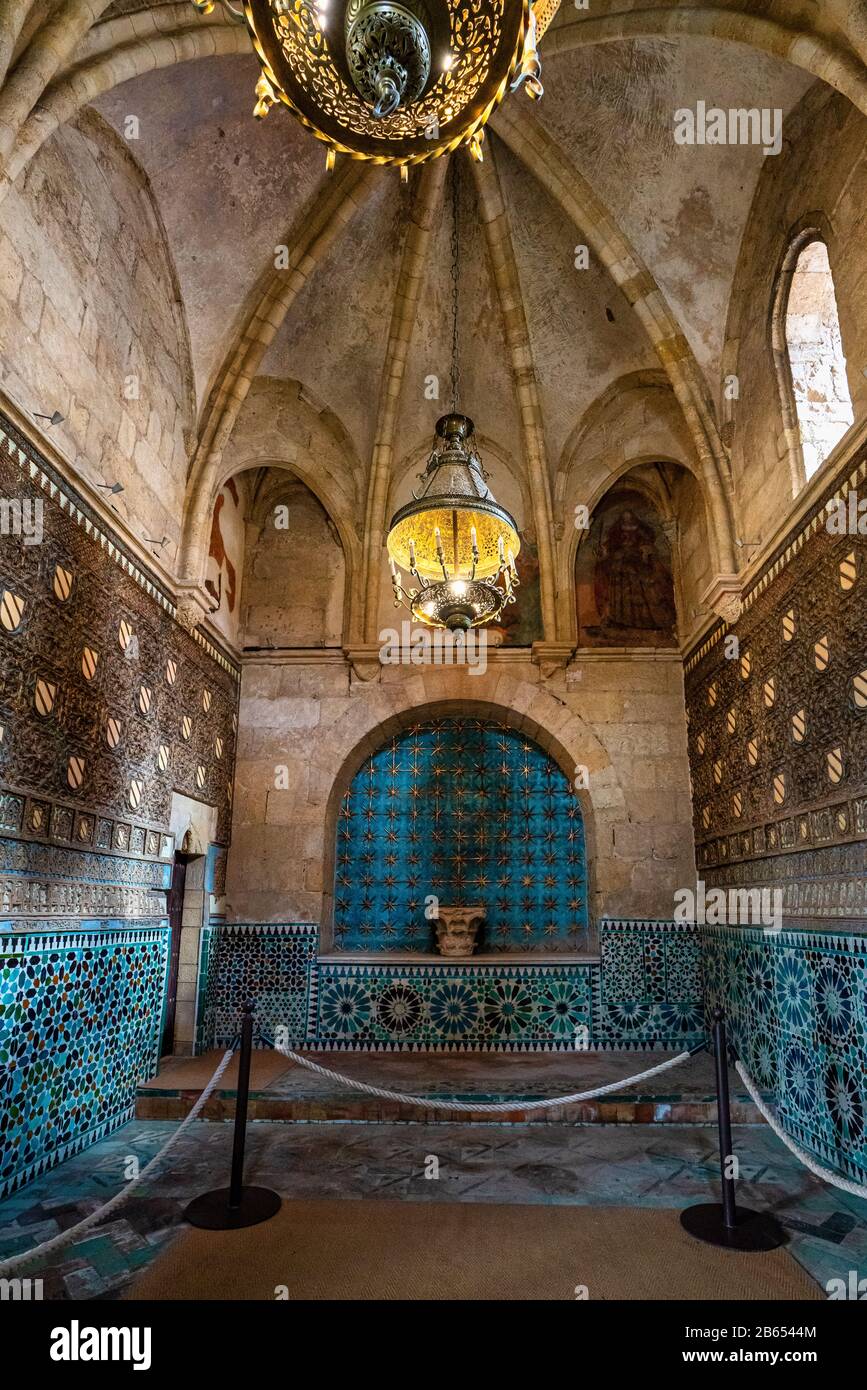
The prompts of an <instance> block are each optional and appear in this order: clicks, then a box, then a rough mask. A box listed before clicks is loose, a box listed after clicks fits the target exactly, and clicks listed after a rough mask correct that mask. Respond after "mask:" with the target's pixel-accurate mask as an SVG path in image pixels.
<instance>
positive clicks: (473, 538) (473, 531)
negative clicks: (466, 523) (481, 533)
mask: <svg viewBox="0 0 867 1390" xmlns="http://www.w3.org/2000/svg"><path fill="white" fill-rule="evenodd" d="M470 540H471V541H472V543H473V550H478V548H479V543H478V541H477V540H476V528H475V526H471V527H470Z"/></svg>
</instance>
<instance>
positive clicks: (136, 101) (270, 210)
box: [0, 0, 867, 634]
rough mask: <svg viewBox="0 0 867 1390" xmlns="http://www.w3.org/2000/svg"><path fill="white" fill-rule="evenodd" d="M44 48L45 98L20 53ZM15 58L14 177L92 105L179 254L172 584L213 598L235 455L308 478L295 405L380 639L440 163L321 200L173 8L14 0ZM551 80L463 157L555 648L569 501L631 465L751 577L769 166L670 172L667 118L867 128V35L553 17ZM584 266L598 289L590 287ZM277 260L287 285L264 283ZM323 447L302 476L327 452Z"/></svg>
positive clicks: (692, 13) (227, 43) (1, 128)
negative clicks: (682, 473)
mask: <svg viewBox="0 0 867 1390" xmlns="http://www.w3.org/2000/svg"><path fill="white" fill-rule="evenodd" d="M46 22H48V31H46V32H48V33H49V37H48V39H46V40H45V43H44V44H43V48H42V51H41V53H40V54H39V55H37V57H38V61H37V62H34V64H33V65H32V71H28V68H27V59H28V53H27V50H26V45H27V43H28V41H29V40H30V38H31V37H33V36H35V38H34V43H35V44H37V45H38V44H39V42H40V36H41V34H42V30H40V28H39V26H40V25H45V24H46ZM52 23H53V24H54V26H55V27H54V29H53V30H52V29H51V25H52ZM22 24H23V27H22ZM16 38H17V44H15V42H14V41H15V39H16ZM13 47H14V51H15V52H17V53H21V52H24V55H25V57H24V61H23V62H22V64H20V65H19V69H18V70H17V71H16V70H15V69H14V65H13V69H12V79H11V81H10V82H9V83H7V85H6V88H5V89H4V91H3V92H2V94H0V156H2V158H3V161H4V164H3V178H4V179H5V180H6V181H8V180H10V179H13V180H14V179H16V178H18V179H20V178H21V177H22V173H23V171H24V170H25V169H26V168H27V167H28V164H29V161H30V160H31V159H32V158H33V156H34V155H35V154H36V151H37V150H38V149H39V148H40V146H41V145H42V143H43V142H44V141H46V140H47V139H49V138H50V137H51V134H52V131H53V130H55V129H56V128H57V126H58V125H59V124H60V123H62V122H64V121H67V120H75V119H76V118H77V116H78V115H79V114H80V112H81V110H82V107H83V106H86V105H88V104H90V105H91V106H92V107H93V108H94V109H95V111H96V112H97V113H98V114H99V116H100V117H101V118H103V119H104V120H105V121H107V122H108V123H109V124H110V126H111V127H113V128H114V130H115V131H116V132H117V134H118V136H119V137H120V139H121V140H123V141H125V143H126V147H127V148H128V150H129V151H130V153H131V154H132V156H133V157H134V159H135V160H136V161H137V162H138V163H139V165H140V166H141V168H142V170H143V171H144V173H145V174H146V176H147V179H148V180H149V183H150V189H151V192H152V194H153V198H154V200H155V204H156V208H157V210H158V213H159V216H160V218H161V220H162V223H163V225H164V227H165V231H166V237H167V244H168V249H169V252H170V255H171V258H172V260H173V262H174V267H175V270H176V273H177V280H178V286H179V293H180V300H181V309H182V313H183V316H184V319H185V323H186V329H187V331H188V334H189V345H190V354H191V379H192V387H193V392H194V397H195V415H196V418H195V420H191V421H190V422H189V428H188V430H187V446H188V460H187V462H188V470H189V471H188V479H187V502H186V507H185V513H186V517H187V520H186V522H185V526H184V530H185V538H184V539H183V540H179V541H178V542H177V544H176V543H175V541H174V540H173V541H172V545H171V550H170V553H171V556H172V559H171V561H170V562H169V564H170V569H171V571H172V572H173V573H174V575H175V576H177V577H179V578H181V579H184V580H186V581H187V582H189V583H191V584H193V583H195V582H196V581H197V580H198V579H199V578H200V576H201V570H202V560H203V544H204V539H205V537H206V535H207V529H208V524H209V516H210V510H211V507H212V504H213V498H214V495H215V488H217V487H219V485H220V482H221V481H222V480H223V479H224V478H225V477H226V476H228V473H229V471H231V464H232V458H233V457H235V456H237V457H238V459H239V462H240V464H241V465H242V466H244V467H250V466H253V465H254V464H255V463H256V462H259V461H261V462H263V463H273V462H275V461H277V462H282V463H283V464H286V465H288V466H290V467H291V466H294V463H293V459H294V455H293V456H292V457H290V456H289V455H290V453H291V452H292V450H291V448H289V445H288V444H287V440H289V436H292V435H293V431H294V432H295V435H294V438H295V445H297V439H298V427H297V422H296V423H295V424H293V423H291V422H290V417H291V420H295V415H294V414H293V412H294V411H295V405H294V404H291V402H294V403H296V404H297V403H299V402H300V403H301V405H304V403H305V402H306V405H305V408H306V409H307V410H308V413H309V412H312V414H313V415H315V416H316V417H317V419H319V420H320V421H325V422H326V425H327V432H328V438H329V439H331V440H336V441H339V442H340V443H339V449H338V450H336V452H335V459H334V462H333V466H332V464H330V463H328V462H327V460H326V462H325V463H324V464H323V467H322V486H321V488H319V489H318V493H317V495H318V496H319V497H320V500H322V501H323V502H324V504H325V505H326V506H327V507H328V510H329V512H330V513H331V514H332V518H333V520H334V522H335V525H337V527H338V529H339V530H340V534H341V536H342V538H343V544H344V548H347V547H349V548H350V549H352V548H354V547H356V548H357V552H358V553H357V555H355V557H354V559H353V557H351V556H350V559H353V563H354V564H356V565H357V566H358V571H359V572H358V573H357V574H356V577H355V579H354V581H353V583H354V587H355V590H356V592H357V593H358V594H360V595H361V596H362V597H361V598H360V599H359V608H358V610H357V611H356V612H355V613H354V618H353V623H354V628H355V631H356V633H361V632H362V631H369V630H370V629H371V626H372V625H375V615H376V610H377V605H378V593H379V582H380V578H381V575H380V570H381V560H382V551H381V540H382V533H383V528H384V525H385V522H386V520H387V510H388V505H389V502H393V501H394V499H395V498H397V497H400V496H401V495H405V494H406V489H407V487H408V485H409V479H410V478H411V475H412V473H413V472H414V471H416V468H417V465H418V463H419V461H420V456H421V454H422V452H423V450H424V448H425V445H426V443H427V441H428V440H429V438H430V434H431V428H432V425H433V422H434V419H435V417H436V414H437V413H438V405H437V403H436V402H432V401H431V400H430V399H428V397H427V395H426V392H425V384H426V381H427V379H429V378H430V377H431V376H432V375H435V376H437V377H438V378H439V381H440V386H441V397H440V403H442V402H443V401H445V400H446V398H447V394H448V384H447V383H448V377H449V370H450V364H449V355H450V337H451V333H450V284H449V238H450V231H451V209H450V203H449V192H448V179H449V170H448V169H447V168H446V162H445V161H437V162H436V163H435V164H433V165H429V166H425V167H424V168H423V169H421V170H416V171H414V172H413V174H412V176H411V179H410V182H409V184H408V185H407V186H402V185H401V184H400V181H399V179H398V176H397V174H396V172H395V171H393V170H387V169H378V168H371V167H367V166H365V167H360V166H357V165H352V164H351V163H349V162H343V163H340V162H338V169H337V171H336V173H334V174H332V175H326V174H325V172H324V168H323V162H324V161H323V150H322V147H321V145H320V144H319V143H318V142H317V141H316V140H314V139H313V138H312V137H311V136H309V135H308V134H307V133H306V132H305V131H304V130H303V129H302V128H301V127H300V126H299V125H298V124H297V123H295V122H294V121H293V120H292V119H291V117H289V116H288V114H286V113H284V112H282V111H280V110H279V109H275V110H274V111H272V113H271V115H270V116H269V117H268V119H267V120H265V121H262V122H257V121H254V120H253V119H252V115H251V106H252V89H253V85H254V83H255V80H256V76H257V72H258V67H257V63H256V61H255V59H254V57H253V56H252V54H251V53H250V48H249V40H248V38H247V36H246V34H245V32H244V30H243V29H242V28H239V27H238V26H236V25H234V24H231V23H230V22H228V21H227V19H226V17H225V16H224V15H223V13H222V11H221V10H220V9H219V8H218V9H217V10H216V11H215V12H214V13H213V14H212V15H211V16H209V17H207V18H203V17H201V16H199V15H197V14H196V13H195V11H194V10H193V8H192V6H191V5H190V4H189V3H186V0H161V2H160V3H150V4H148V3H143V2H142V0H116V3H114V4H111V5H109V6H107V7H105V6H103V5H102V4H100V3H99V2H98V0H56V3H52V0H44V3H39V2H37V3H36V4H35V5H31V4H29V3H25V0H12V3H10V5H9V6H8V8H7V12H6V16H5V18H3V17H0V74H2V72H3V68H4V67H5V64H6V63H7V62H8V61H9V58H10V54H11V52H12V51H13ZM541 56H542V59H543V79H544V83H545V96H544V99H543V100H542V102H541V103H539V104H538V105H536V104H531V103H530V102H528V101H527V99H526V97H525V96H524V95H523V94H522V93H517V94H515V95H514V96H511V97H510V98H509V99H508V100H507V101H506V103H505V104H504V105H503V107H502V108H501V109H500V110H499V111H498V112H497V113H496V115H495V116H494V118H493V121H492V123H491V128H490V134H489V140H488V143H487V146H486V149H487V155H486V159H485V162H484V164H483V165H481V166H477V165H473V164H472V163H471V162H470V161H469V159H468V158H467V157H466V156H465V155H464V154H461V155H459V156H457V157H456V160H457V178H458V193H459V198H458V200H459V227H460V236H459V244H460V250H461V266H460V296H461V314H460V341H461V361H460V370H461V380H462V405H463V406H464V408H465V409H467V410H468V411H469V412H470V413H471V414H472V415H473V416H474V418H475V420H476V424H477V427H478V430H479V433H480V435H481V437H482V440H483V443H484V445H485V448H486V449H487V450H488V451H489V454H490V457H491V459H492V461H493V463H494V466H495V470H496V469H500V470H502V479H501V478H500V477H499V476H495V483H496V486H497V490H498V492H500V493H501V494H503V495H504V497H505V496H506V495H508V497H509V499H510V501H512V503H513V505H515V507H516V510H517V511H518V514H519V520H520V521H521V523H522V524H523V525H526V526H528V527H530V528H531V529H532V530H533V532H534V533H535V535H536V537H537V539H538V541H539V545H540V551H541V552H542V554H541V558H542V568H543V611H544V614H545V626H546V632H548V633H549V634H552V633H553V632H555V631H560V632H564V631H565V630H566V629H567V628H568V622H567V619H566V609H567V608H568V602H569V600H568V597H567V596H566V595H565V589H566V588H567V583H568V581H567V574H568V562H569V557H570V555H571V551H570V549H569V547H568V546H566V545H565V544H564V545H560V550H559V551H558V554H557V555H556V556H555V555H554V550H555V549H556V548H557V546H558V545H559V544H560V542H561V541H562V539H563V532H564V529H565V530H567V531H568V527H569V519H570V515H571V510H572V509H573V507H574V504H575V502H576V501H587V502H590V503H592V502H593V501H594V500H596V498H597V497H598V495H599V493H600V489H604V486H605V480H606V478H607V477H609V476H613V474H614V472H616V467H617V466H619V465H618V464H617V460H622V459H626V460H627V461H628V460H629V458H630V457H631V456H632V455H631V453H630V449H632V453H633V454H635V458H636V465H640V464H643V463H644V462H647V461H648V458H650V457H656V458H658V459H659V460H660V461H664V460H672V461H674V462H677V463H680V464H681V465H682V466H683V467H685V468H688V469H690V470H692V471H693V472H694V473H695V475H696V477H698V478H699V479H700V482H701V487H702V490H703V496H704V505H705V507H706V509H707V517H706V518H704V517H702V518H701V522H702V525H703V526H705V525H706V538H705V540H703V542H702V547H700V548H703V549H704V550H706V551H707V552H708V566H709V571H714V570H715V571H717V572H725V571H730V570H735V569H737V567H738V564H739V559H740V557H739V556H738V555H737V554H736V551H735V537H736V533H737V531H738V499H737V497H736V495H735V493H734V490H733V488H732V485H731V459H730V453H729V441H728V440H727V439H726V438H725V431H724V414H725V412H724V407H723V402H722V381H723V374H724V371H725V352H726V345H727V322H728V320H729V315H730V309H731V303H732V295H733V285H734V284H735V278H736V272H737V268H738V261H739V256H740V255H741V252H742V246H743V239H744V232H745V228H747V226H748V222H749V217H750V211H751V208H752V207H753V206H754V203H755V199H756V196H757V190H758V189H759V188H760V186H761V182H762V179H765V180H766V179H767V177H768V174H767V162H766V161H765V160H764V157H763V154H762V151H761V149H760V148H759V147H757V146H753V145H737V146H731V147H729V148H727V149H726V150H724V151H720V150H719V149H715V148H710V147H706V148H704V149H700V148H696V147H694V146H692V147H680V146H678V145H677V144H676V143H675V141H674V139H673V137H672V121H673V113H674V111H675V110H676V109H677V108H678V107H680V106H693V105H694V104H695V102H696V100H697V99H702V100H705V101H707V103H708V104H709V105H719V106H723V107H732V106H734V107H753V106H756V105H761V106H762V107H766V108H779V109H780V110H782V112H783V113H784V115H789V114H790V113H792V112H794V111H795V110H796V109H798V108H799V107H800V106H801V105H802V103H803V101H804V99H805V94H807V93H808V91H809V90H810V89H811V88H813V89H815V88H816V87H817V86H818V87H821V88H822V90H823V91H825V92H826V93H827V94H828V97H829V99H830V98H831V97H832V96H833V89H836V92H837V93H838V94H843V95H842V96H839V97H834V100H840V101H841V102H843V103H844V104H845V103H846V100H847V99H848V101H851V102H852V103H853V104H854V106H856V107H857V108H858V109H859V110H860V111H861V112H862V113H867V80H865V73H864V58H865V56H867V18H865V5H864V4H863V0H826V2H825V3H822V4H819V3H810V0H765V2H764V3H761V4H758V5H756V4H747V3H745V0H720V3H717V4H715V5H714V6H706V7H701V6H684V5H680V4H673V3H670V2H669V3H666V0H647V3H646V4H644V5H643V6H642V7H641V8H636V7H635V6H633V5H632V4H629V3H626V0H597V2H596V3H594V4H593V5H592V6H591V8H590V9H589V10H586V11H584V10H576V9H575V8H574V7H573V6H571V5H569V4H563V5H562V6H561V9H560V12H559V13H558V15H557V17H556V19H555V21H554V23H553V25H552V27H551V29H550V30H549V32H548V33H547V34H546V35H545V37H544V40H543V43H542V46H541ZM22 69H23V75H22ZM46 78H47V80H48V86H47V87H46V88H45V89H44V90H42V87H41V85H40V81H44V80H45V79H46ZM825 84H827V86H826V85H825ZM37 102H38V104H36V103H37ZM28 112H29V114H28ZM130 117H135V118H136V121H137V128H136V138H135V139H129V138H128V136H129V125H130ZM859 119H860V118H859ZM771 162H773V161H771ZM0 191H2V185H0ZM584 242H586V243H588V244H589V246H590V250H591V257H590V266H589V269H587V270H577V269H576V268H575V265H574V256H575V248H576V246H577V245H579V244H582V243H584ZM283 245H285V246H287V247H288V250H289V262H290V264H289V270H288V271H279V272H275V269H274V257H275V249H276V248H279V247H280V246H283ZM280 383H285V390H286V393H287V394H286V396H285V400H286V402H289V403H290V404H287V405H286V409H285V417H286V423H285V425H284V426H281V428H282V429H283V435H282V436H281V438H282V443H281V440H280V439H279V438H278V435H279V434H280V431H279V430H276V429H275V430H274V431H272V434H271V435H270V436H268V435H267V431H266V430H265V428H264V425H263V415H264V414H267V412H266V411H265V408H264V403H266V402H267V403H268V408H269V410H270V411H271V414H276V411H277V407H278V406H282V402H283V398H282V397H281V395H280V390H281V387H280ZM251 388H252V389H251ZM428 394H429V393H428ZM613 402H616V403H617V409H613V408H612V403H613ZM257 412H258V413H257ZM640 431H643V433H644V435H645V436H646V438H644V439H643V443H642V446H641V447H640V448H639V447H638V446H637V445H636V444H635V440H636V439H637V436H638V433H639V432H640ZM302 433H303V431H302ZM314 434H315V431H314V430H313V429H312V428H311V429H310V430H308V431H307V435H308V438H307V445H309V452H310V454H311V457H312V456H313V455H315V454H316V453H317V449H319V452H320V454H321V452H322V450H321V448H320V446H319V445H317V444H316V442H315V440H314ZM266 436H267V437H266ZM289 442H290V443H291V440H290V441H289ZM284 445H285V446H286V448H285V450H284ZM307 445H305V447H307ZM292 447H295V446H294V445H293V446H292ZM278 449H279V450H284V452H285V455H286V456H285V457H283V458H282V459H281V458H277V457H276V454H277V451H278ZM581 450H583V451H584V453H583V456H582V457H581V458H580V459H579V461H578V464H576V459H578V456H579V454H580V452H581ZM296 452H297V449H296ZM325 452H326V453H327V452H328V451H327V449H326V450H325ZM257 453H258V455H259V457H258V458H257ZM338 453H339V454H340V458H339V459H338V458H337V454H338ZM269 454H270V455H272V456H269ZM612 460H613V461H614V462H612ZM312 467H313V465H312V464H309V465H308V468H309V469H312ZM297 471H298V473H299V476H302V477H304V476H305V473H304V469H303V468H302V467H301V466H300V464H299V466H298V468H297ZM306 476H307V479H308V481H309V480H310V476H309V472H308V475H306ZM546 546H547V547H549V548H551V556H550V557H549V561H548V562H547V563H546V560H545V554H544V551H545V547H546ZM545 572H547V574H548V577H547V579H545V578H544V575H545ZM705 577H706V576H705ZM546 583H547V585H548V592H547V597H546V593H545V584H546ZM364 595H366V596H367V597H366V601H365V599H364V597H363V596H364ZM546 603H547V611H545V608H546Z"/></svg>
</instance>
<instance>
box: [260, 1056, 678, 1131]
mask: <svg viewBox="0 0 867 1390" xmlns="http://www.w3.org/2000/svg"><path fill="white" fill-rule="evenodd" d="M704 1046H705V1045H704V1043H701V1044H700V1045H699V1047H696V1048H692V1049H691V1050H690V1051H688V1052H679V1053H678V1054H677V1056H676V1057H669V1058H667V1060H666V1061H664V1062H660V1063H659V1065H658V1066H656V1067H651V1068H650V1069H649V1070H648V1071H641V1072H638V1073H637V1075H635V1076H627V1077H624V1078H623V1079H622V1080H621V1081H612V1082H609V1084H608V1085H607V1086H597V1087H595V1088H594V1089H593V1090H592V1091H577V1092H576V1093H575V1094H574V1095H571V1096H554V1097H548V1098H546V1099H544V1100H521V1099H520V1098H519V1097H516V1098H515V1099H514V1100H503V1101H490V1102H488V1101H486V1102H482V1101H470V1100H442V1099H440V1098H439V1097H438V1096H410V1095H407V1094H406V1093H405V1092H403V1091H388V1090H386V1089H385V1088H384V1087H382V1086H370V1085H368V1083H367V1082H366V1081H357V1080H356V1079H355V1077H353V1076H346V1075H344V1073H343V1072H339V1071H332V1070H331V1068H330V1067H322V1066H320V1065H319V1063H318V1062H311V1061H310V1059H309V1058H308V1057H303V1056H302V1055H301V1053H300V1052H293V1051H292V1049H291V1048H289V1047H281V1046H280V1045H279V1044H277V1043H275V1044H274V1050H275V1051H276V1052H279V1053H280V1055H281V1056H282V1057H288V1058H289V1060H290V1061H291V1062H297V1064H298V1066H299V1067H305V1068H306V1069H307V1071H313V1072H316V1073H317V1075H319V1076H325V1077H327V1078H328V1080H329V1081H339V1082H340V1083H341V1085H343V1086H349V1087H350V1088H351V1089H352V1090H353V1091H364V1092H365V1094H366V1095H369V1096H380V1097H381V1098H382V1099H383V1100H397V1101H401V1102H403V1103H404V1104H406V1105H417V1106H420V1107H421V1108H422V1109H423V1110H452V1111H454V1110H460V1111H461V1112H469V1113H471V1114H474V1115H479V1114H487V1115H489V1114H508V1113H510V1112H511V1113H514V1111H516V1110H520V1111H522V1112H523V1111H527V1110H550V1109H552V1108H553V1107H554V1106H556V1105H574V1104H576V1103H577V1102H578V1101H582V1100H594V1099H595V1098H596V1097H597V1096H605V1095H609V1094H610V1093H611V1092H612V1091H622V1090H623V1088H624V1086H631V1085H632V1084H633V1082H635V1081H645V1080H646V1079H647V1078H648V1077H651V1076H658V1075H659V1073H660V1072H663V1071H668V1068H669V1067H676V1066H677V1065H678V1064H679V1063H680V1062H685V1061H686V1059H687V1058H688V1057H692V1056H693V1053H695V1052H698V1051H704Z"/></svg>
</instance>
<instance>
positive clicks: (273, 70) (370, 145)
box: [192, 0, 560, 167]
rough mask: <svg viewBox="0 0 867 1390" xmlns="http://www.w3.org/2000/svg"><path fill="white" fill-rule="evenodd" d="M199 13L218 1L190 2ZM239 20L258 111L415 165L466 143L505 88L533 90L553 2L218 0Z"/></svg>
mask: <svg viewBox="0 0 867 1390" xmlns="http://www.w3.org/2000/svg"><path fill="white" fill-rule="evenodd" d="M192 2H193V4H194V5H195V6H196V8H197V9H198V10H200V11H201V12H202V13H205V14H209V13H210V12H211V11H212V10H213V9H214V6H215V4H216V3H217V0H192ZM219 3H221V4H222V5H223V7H224V9H225V10H226V12H227V13H228V14H230V15H231V16H232V17H233V18H235V19H237V20H238V21H239V22H241V23H246V25H247V28H248V30H249V33H250V37H251V39H252V43H253V47H254V48H255V50H256V53H257V55H258V58H259V62H260V65H261V68H262V74H261V76H260V78H259V81H258V83H257V86H256V95H257V98H258V101H257V105H256V108H255V114H256V115H257V116H265V115H267V114H268V111H269V110H270V108H271V106H273V105H274V103H275V102H277V101H280V102H283V103H284V104H285V105H286V106H288V107H289V109H290V110H291V111H292V112H293V113H294V114H295V115H296V116H297V117H298V119H299V120H301V121H302V122H303V123H304V125H306V126H307V127H308V128H309V129H310V130H312V131H313V133H314V135H316V136H318V138H319V139H320V140H324V141H325V142H326V143H327V145H328V146H329V150H328V165H329V167H331V166H332V165H333V163H334V158H335V156H336V154H338V153H342V154H348V155H350V156H351V157H352V158H353V159H369V160H373V161H374V162H375V163H377V164H397V165H400V166H406V165H408V164H420V163H422V162H423V161H424V160H427V159H431V158H435V157H436V156H437V155H441V154H444V153H446V152H447V151H449V150H453V149H456V148H457V146H458V145H463V144H467V145H469V146H470V147H471V149H472V152H473V153H474V154H475V156H476V158H478V159H481V157H482V148H481V142H482V140H483V139H484V126H485V125H486V123H487V121H488V119H489V117H490V115H491V113H492V112H493V110H494V108H495V107H496V106H497V104H498V103H499V102H500V101H502V99H503V97H504V96H505V95H506V93H507V92H508V91H509V90H510V89H512V90H513V89H514V88H515V87H518V86H521V85H522V84H523V83H526V89H527V91H528V93H529V94H530V96H532V97H534V98H536V97H540V96H541V95H542V86H541V82H540V81H539V74H540V71H541V68H540V64H539V59H538V54H537V51H536V45H537V42H538V38H539V37H540V36H541V34H542V33H544V31H545V29H546V28H547V26H548V24H550V22H551V20H552V19H553V17H554V14H556V12H557V9H558V8H559V3H560V0H472V3H471V4H469V3H467V0H243V11H242V10H240V9H239V8H237V6H236V5H234V4H232V0H219Z"/></svg>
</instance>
